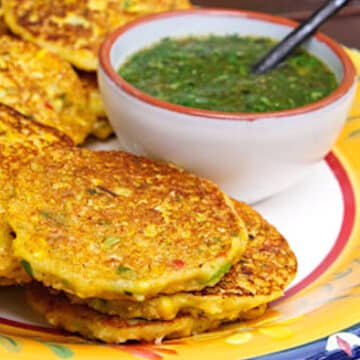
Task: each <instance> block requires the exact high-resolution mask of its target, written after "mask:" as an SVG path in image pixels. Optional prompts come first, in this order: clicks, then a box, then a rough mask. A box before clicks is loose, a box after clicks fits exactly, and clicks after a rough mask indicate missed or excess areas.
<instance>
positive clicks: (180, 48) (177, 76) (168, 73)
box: [119, 35, 338, 112]
mask: <svg viewBox="0 0 360 360" xmlns="http://www.w3.org/2000/svg"><path fill="white" fill-rule="evenodd" d="M275 44H276V41H274V40H272V39H269V38H263V37H259V38H257V37H240V36H238V35H228V36H213V35H211V36H206V37H188V38H183V39H171V38H166V39H163V40H162V41H160V42H158V43H156V44H154V45H153V46H151V47H149V48H146V49H143V50H141V51H139V52H137V53H135V54H134V55H133V56H131V57H130V58H129V59H128V60H127V61H126V62H125V63H124V64H123V65H122V66H121V67H120V68H119V74H120V75H121V76H122V77H123V78H124V79H125V80H126V81H128V82H129V83H131V84H132V85H134V86H135V87H137V88H138V89H140V90H142V91H144V92H146V93H148V94H150V95H152V96H154V97H156V98H159V99H161V100H164V101H167V102H170V103H173V104H178V105H183V106H187V107H193V108H199V109H206V110H213V111H224V112H269V111H280V110H287V109H293V108H296V107H300V106H304V105H306V104H310V103H313V102H315V101H318V100H320V99H322V98H324V97H326V96H328V95H329V94H330V93H331V92H333V91H334V90H335V89H336V87H337V85H338V84H337V80H336V78H335V75H334V74H333V73H332V72H331V71H330V69H329V68H328V67H327V65H325V64H324V63H323V62H322V61H321V60H319V59H318V58H316V57H314V56H313V55H311V54H310V53H308V52H307V51H305V50H302V49H299V50H296V51H295V52H294V54H293V55H292V56H290V57H289V58H288V59H287V60H286V61H284V62H283V63H282V64H281V65H280V66H279V67H277V68H276V69H274V70H272V71H269V72H268V73H266V74H264V75H253V74H251V72H250V69H251V66H252V65H253V64H255V63H256V62H257V61H258V60H259V59H260V58H261V57H262V56H263V55H265V53H266V52H267V51H268V50H269V49H270V48H272V47H273V46H274V45H275Z"/></svg>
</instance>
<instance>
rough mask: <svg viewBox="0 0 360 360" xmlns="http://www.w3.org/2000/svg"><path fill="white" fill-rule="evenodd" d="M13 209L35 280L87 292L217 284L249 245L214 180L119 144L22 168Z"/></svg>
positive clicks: (56, 155) (19, 250) (111, 294)
mask: <svg viewBox="0 0 360 360" xmlns="http://www.w3.org/2000/svg"><path fill="white" fill-rule="evenodd" d="M9 209H10V216H9V221H10V224H11V226H12V228H13V229H14V231H15V232H16V235H17V237H16V239H15V241H14V248H15V253H16V255H17V256H18V257H20V258H22V259H24V260H25V261H27V262H28V263H29V267H31V268H32V271H33V273H34V277H35V278H36V279H38V280H40V281H43V282H44V283H45V284H46V285H49V286H51V287H54V288H56V289H63V290H65V291H67V292H70V293H73V294H75V295H77V296H79V297H81V298H87V297H100V298H104V299H109V300H112V299H124V298H128V299H129V298H132V299H136V300H143V299H144V298H148V297H152V296H155V295H157V294H158V293H161V292H163V293H176V292H179V291H188V290H194V289H198V290H199V289H202V288H204V287H206V286H211V285H215V284H216V283H217V282H218V281H219V280H220V278H221V277H222V276H223V275H224V274H225V273H226V272H227V271H228V270H229V269H230V267H231V265H232V264H233V263H236V262H237V261H238V260H239V258H240V256H241V254H242V253H243V251H244V250H245V248H246V244H247V232H246V228H245V226H244V224H243V222H242V221H241V219H240V218H239V217H238V216H237V214H236V212H235V210H234V208H233V204H232V202H231V200H229V199H228V198H227V197H226V195H225V194H224V193H223V192H222V191H221V190H220V189H219V188H218V187H217V186H216V185H215V184H213V183H212V182H210V181H208V180H204V179H201V178H199V177H197V176H195V175H193V174H190V173H188V172H186V171H184V170H181V169H179V168H176V167H175V166H171V165H167V164H160V163H156V162H154V161H151V160H149V159H146V158H143V157H138V156H135V155H131V154H128V153H125V152H120V151H117V152H116V151H109V152H105V151H102V152H101V151H100V152H91V151H89V150H85V149H73V150H72V151H62V150H57V151H56V152H52V153H51V154H49V155H47V156H44V157H41V158H37V159H36V160H35V161H33V162H32V163H31V166H30V167H26V168H25V169H24V170H23V171H21V173H20V174H19V176H18V177H17V180H16V199H13V201H11V204H10V207H9ZM75 254H76V256H74V255H75Z"/></svg>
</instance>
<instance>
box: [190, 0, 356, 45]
mask: <svg viewBox="0 0 360 360" xmlns="http://www.w3.org/2000/svg"><path fill="white" fill-rule="evenodd" d="M192 3H193V4H196V5H200V6H212V7H222V8H238V9H242V10H254V11H262V12H267V13H272V14H276V15H281V16H285V17H289V18H292V19H295V20H298V21H301V20H302V19H304V18H306V17H307V16H308V15H309V14H311V12H312V11H314V10H315V9H316V8H317V7H319V6H320V5H321V4H323V3H324V0H322V1H318V0H297V1H296V0H223V1H220V0H192ZM321 31H323V32H325V33H326V34H328V35H330V36H332V37H333V38H335V39H336V40H338V41H340V42H342V43H343V44H345V45H347V46H352V47H357V48H359V49H360V0H353V1H352V2H351V3H350V4H349V5H348V6H347V7H346V8H345V9H344V10H343V11H342V12H340V13H339V14H338V15H336V16H335V17H334V18H333V19H331V20H330V21H329V22H328V23H326V24H325V25H323V26H322V28H321Z"/></svg>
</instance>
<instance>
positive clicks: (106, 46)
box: [100, 8, 356, 121]
mask: <svg viewBox="0 0 360 360" xmlns="http://www.w3.org/2000/svg"><path fill="white" fill-rule="evenodd" d="M187 15H203V16H207V15H219V16H236V17H239V18H252V19H256V20H262V21H265V22H270V23H275V24H280V25H285V26H289V27H292V28H294V27H295V26H296V25H297V24H298V23H297V22H295V21H292V20H288V19H285V18H281V17H278V16H272V15H268V14H264V13H258V12H252V11H240V10H225V9H209V8H202V9H191V10H179V11H169V12H164V13H161V14H156V15H151V16H147V17H143V18H140V19H138V20H136V21H133V22H131V23H129V24H127V25H125V26H122V27H120V28H119V29H117V30H115V31H114V32H113V33H111V34H110V35H108V37H107V38H106V39H105V41H104V42H103V44H102V46H101V48H100V66H101V68H102V69H103V71H104V72H105V74H106V75H107V76H108V77H109V79H111V80H112V81H113V83H115V84H116V85H117V86H119V87H120V88H121V89H122V90H123V91H125V92H126V93H127V94H128V95H130V96H133V97H135V98H137V99H138V100H141V101H143V102H145V103H148V104H150V105H153V106H156V107H160V108H162V109H165V110H169V111H174V112H178V113H182V114H186V115H192V116H201V117H206V118H210V119H224V120H243V121H254V120H260V119H264V118H274V117H275V118H276V117H284V116H291V115H300V114H304V113H307V112H310V111H314V110H318V109H321V108H323V107H325V106H327V105H329V104H331V103H333V102H334V101H336V100H338V99H339V98H341V97H342V96H343V95H345V94H346V93H347V92H348V91H349V89H350V88H351V86H352V85H353V83H354V81H355V77H356V70H355V67H354V65H353V63H352V61H351V60H350V58H349V56H348V55H347V54H346V52H345V50H344V49H343V48H342V47H341V46H340V45H339V44H338V43H337V42H336V41H334V40H332V39H331V38H329V37H328V36H326V35H324V34H322V33H318V34H316V35H315V36H314V37H315V38H316V39H317V40H319V41H320V42H322V43H324V44H325V45H327V46H328V47H329V48H330V49H331V50H332V52H333V53H334V54H335V55H336V56H337V57H338V59H339V60H340V62H341V64H342V66H343V69H344V77H343V79H342V81H341V83H340V84H339V86H338V87H337V89H336V90H335V91H334V92H332V93H331V94H330V95H328V96H327V97H325V98H323V99H321V100H319V101H316V102H314V103H311V104H308V105H305V106H301V107H298V108H295V109H290V110H282V111H274V112H264V113H228V112H218V111H210V110H203V109H197V108H192V107H186V106H182V105H176V104H172V103H169V102H167V101H163V100H160V99H158V98H155V97H153V96H151V95H148V94H146V93H144V92H143V91H141V90H139V89H137V88H136V87H134V86H132V85H131V84H130V83H128V82H127V81H126V80H124V79H123V78H122V77H121V76H120V75H119V74H118V73H117V72H116V70H115V69H114V68H113V66H112V65H111V61H110V51H111V49H112V46H113V44H114V42H115V41H116V40H117V39H118V38H119V37H120V36H121V35H123V34H124V33H126V32H127V31H129V30H131V29H133V28H135V27H136V26H138V25H141V24H146V23H149V22H154V21H157V20H162V19H165V18H171V17H177V16H187ZM189 33H190V32H189Z"/></svg>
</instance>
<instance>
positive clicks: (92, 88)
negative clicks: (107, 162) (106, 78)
mask: <svg viewBox="0 0 360 360" xmlns="http://www.w3.org/2000/svg"><path fill="white" fill-rule="evenodd" d="M78 74H79V77H80V80H81V83H82V85H83V88H84V89H85V93H86V96H87V100H88V110H89V111H91V112H92V114H94V116H95V117H96V122H95V124H94V126H93V129H92V131H91V134H92V135H94V136H95V137H97V138H98V139H100V140H105V139H107V138H108V137H109V136H110V135H111V134H112V133H113V129H112V127H111V125H110V123H109V120H108V118H107V116H106V112H105V107H104V103H103V101H102V98H101V94H100V90H99V87H98V83H97V79H96V73H95V72H85V71H81V72H80V71H79V72H78Z"/></svg>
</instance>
